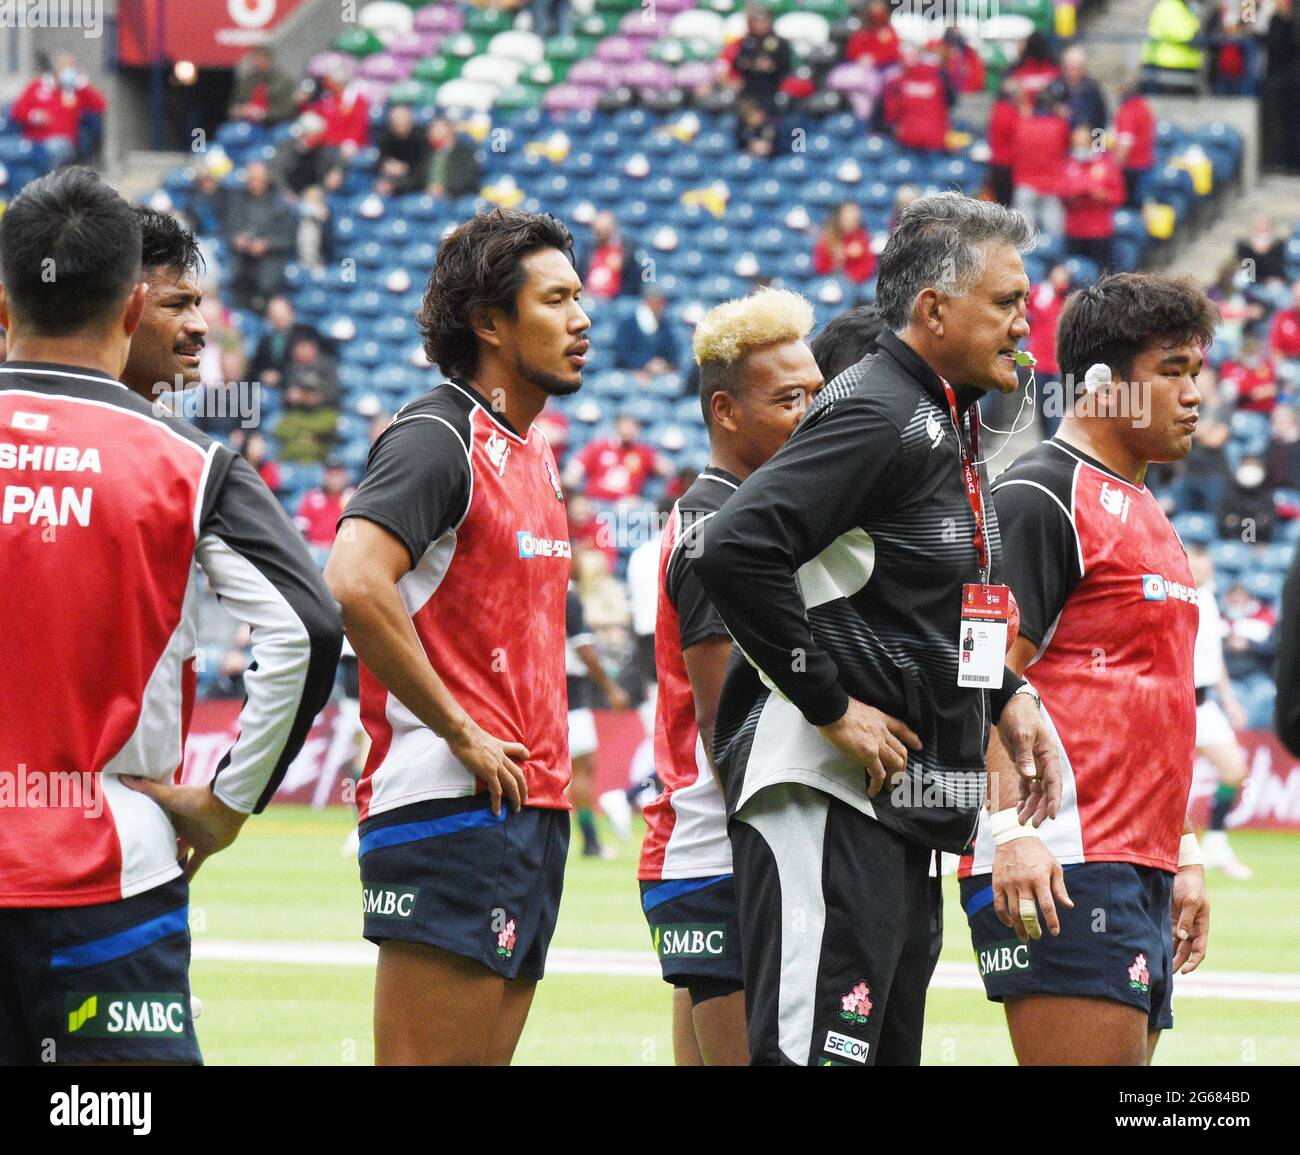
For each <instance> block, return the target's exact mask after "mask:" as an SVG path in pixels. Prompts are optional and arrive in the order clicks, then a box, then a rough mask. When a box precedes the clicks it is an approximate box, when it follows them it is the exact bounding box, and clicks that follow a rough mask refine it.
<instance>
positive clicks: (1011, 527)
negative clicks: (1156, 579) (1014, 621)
mask: <svg viewBox="0 0 1300 1155" xmlns="http://www.w3.org/2000/svg"><path fill="white" fill-rule="evenodd" d="M993 507H994V509H996V510H997V515H998V528H999V529H1000V531H1001V533H1002V566H1001V568H1000V570H999V575H1000V577H1001V580H1002V581H1004V582H1006V584H1007V585H1009V586H1010V587H1011V592H1012V593H1013V594H1015V597H1016V604H1017V605H1019V607H1020V636H1021V637H1024V638H1028V639H1029V640H1030V641H1031V642H1033V643H1034V645H1035V646H1039V645H1042V642H1043V639H1044V638H1045V637H1046V636H1047V632H1048V630H1050V629H1051V628H1052V623H1053V622H1055V621H1056V618H1057V615H1058V614H1060V612H1061V608H1062V607H1063V606H1064V605H1065V599H1066V598H1068V597H1069V596H1070V594H1071V593H1072V592H1073V590H1074V587H1075V586H1076V585H1078V584H1079V579H1080V578H1081V577H1082V576H1083V573H1082V571H1081V570H1080V568H1079V543H1078V538H1077V536H1076V535H1075V532H1074V525H1073V524H1072V523H1071V521H1070V518H1069V515H1068V514H1067V513H1066V512H1065V510H1064V509H1063V508H1062V506H1061V503H1060V502H1059V501H1058V500H1057V499H1056V498H1055V497H1053V496H1052V494H1051V493H1049V492H1047V491H1046V490H1044V489H1043V488H1042V487H1041V486H1040V485H1039V484H1038V483H1037V482H1033V483H1031V482H1028V481H1004V482H1002V483H1001V484H1000V485H998V486H997V487H996V488H995V489H994V490H993Z"/></svg>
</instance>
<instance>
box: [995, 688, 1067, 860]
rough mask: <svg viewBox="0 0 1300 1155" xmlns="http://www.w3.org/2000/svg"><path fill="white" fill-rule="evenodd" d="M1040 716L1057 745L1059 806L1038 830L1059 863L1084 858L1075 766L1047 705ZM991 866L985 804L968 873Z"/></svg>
mask: <svg viewBox="0 0 1300 1155" xmlns="http://www.w3.org/2000/svg"><path fill="white" fill-rule="evenodd" d="M1043 720H1044V721H1045V722H1046V723H1047V730H1048V734H1049V735H1050V737H1051V739H1052V741H1053V742H1054V743H1055V745H1056V756H1057V758H1058V759H1060V763H1061V808H1060V810H1059V811H1058V812H1057V815H1056V817H1055V818H1048V819H1045V820H1044V822H1043V824H1042V826H1040V827H1039V828H1038V833H1039V836H1040V837H1041V838H1042V840H1043V842H1044V843H1046V844H1047V849H1048V850H1050V851H1051V852H1052V854H1053V856H1054V857H1055V858H1056V861H1057V862H1059V863H1060V864H1061V865H1062V866H1064V865H1065V864H1066V863H1073V862H1083V861H1084V858H1083V829H1082V827H1081V826H1080V824H1079V802H1078V800H1079V792H1078V789H1077V787H1076V785H1075V780H1074V766H1073V764H1072V763H1071V762H1070V756H1069V754H1067V753H1066V750H1065V747H1064V746H1063V745H1062V744H1061V736H1060V735H1059V734H1058V733H1057V732H1056V726H1055V725H1054V724H1053V722H1052V716H1051V714H1050V713H1049V712H1048V709H1047V707H1046V706H1043ZM992 870H993V835H992V833H991V831H990V829H989V812H988V810H987V809H986V808H984V807H980V820H979V826H978V828H977V830H976V834H975V848H974V855H973V857H972V861H971V874H988V873H990V872H991V871H992ZM1067 885H1068V884H1067Z"/></svg>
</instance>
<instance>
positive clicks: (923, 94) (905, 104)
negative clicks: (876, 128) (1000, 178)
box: [884, 45, 952, 152]
mask: <svg viewBox="0 0 1300 1155" xmlns="http://www.w3.org/2000/svg"><path fill="white" fill-rule="evenodd" d="M900 59H901V61H902V65H903V68H902V71H901V72H900V73H898V74H897V75H896V76H894V77H892V78H891V79H890V81H889V82H888V83H887V84H886V85H885V93H884V107H885V123H886V124H887V125H888V126H889V128H890V129H891V130H892V132H893V134H894V139H895V140H896V141H898V143H899V144H901V145H903V146H904V147H905V148H915V149H921V150H923V151H925V152H942V151H943V150H944V149H945V148H946V147H947V137H948V106H949V105H950V104H951V103H952V93H951V91H950V89H949V87H948V79H947V77H946V76H944V74H943V70H942V69H941V68H939V66H938V65H937V64H936V63H935V61H934V57H933V56H932V54H930V53H918V52H917V51H916V50H915V49H914V48H912V47H911V46H909V45H904V47H903V49H902V50H901V54H900Z"/></svg>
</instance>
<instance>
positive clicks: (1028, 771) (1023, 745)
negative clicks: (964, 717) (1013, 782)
mask: <svg viewBox="0 0 1300 1155" xmlns="http://www.w3.org/2000/svg"><path fill="white" fill-rule="evenodd" d="M998 737H999V738H1001V739H1002V745H1003V746H1004V747H1005V749H1006V751H1007V753H1008V754H1009V755H1010V757H1011V761H1012V762H1013V763H1015V767H1016V771H1017V772H1018V773H1019V775H1020V787H1021V792H1022V797H1023V801H1022V802H1021V804H1020V809H1019V815H1018V816H1019V818H1020V821H1021V823H1022V824H1024V823H1029V824H1030V825H1032V826H1038V825H1039V824H1040V823H1041V822H1042V821H1043V819H1044V818H1055V817H1056V812H1057V810H1058V809H1059V808H1060V805H1061V763H1060V761H1059V760H1058V759H1057V757H1056V744H1055V743H1054V742H1053V741H1052V739H1051V736H1050V735H1049V734H1048V732H1047V726H1046V725H1045V724H1044V722H1043V713H1042V711H1041V710H1040V709H1039V707H1038V705H1037V703H1036V702H1034V700H1033V699H1032V698H1029V697H1025V696H1023V695H1020V696H1017V697H1013V698H1012V699H1011V701H1009V702H1008V703H1007V704H1006V705H1005V706H1004V707H1003V708H1002V716H1001V717H1000V718H998Z"/></svg>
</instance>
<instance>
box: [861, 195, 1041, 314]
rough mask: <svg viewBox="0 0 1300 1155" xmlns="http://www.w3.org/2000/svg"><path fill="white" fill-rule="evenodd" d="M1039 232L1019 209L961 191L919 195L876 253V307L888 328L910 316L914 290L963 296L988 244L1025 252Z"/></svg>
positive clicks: (977, 273)
mask: <svg viewBox="0 0 1300 1155" xmlns="http://www.w3.org/2000/svg"><path fill="white" fill-rule="evenodd" d="M1037 243H1038V234H1037V232H1036V231H1035V230H1034V227H1033V226H1032V225H1031V224H1030V223H1029V222H1028V221H1027V220H1026V219H1025V217H1024V216H1023V214H1021V213H1019V212H1017V211H1016V210H1015V209H1008V208H1004V207H1003V206H1002V205H999V204H995V203H994V202H992V201H980V200H975V199H974V198H973V197H968V196H964V195H963V194H962V193H959V192H943V193H936V194H935V195H934V196H928V197H920V198H919V199H917V200H914V201H913V202H912V203H911V204H910V205H908V206H907V207H906V208H905V209H903V211H902V212H900V213H899V214H898V222H897V224H896V226H895V228H894V231H893V233H892V234H891V235H890V238H889V242H888V244H886V245H885V249H884V252H882V253H881V254H880V273H879V277H878V279H877V281H876V308H877V309H878V310H879V311H880V316H881V318H882V319H883V320H884V322H885V325H886V326H887V327H888V328H889V329H890V331H891V332H894V333H901V332H902V331H903V330H904V329H906V328H907V326H908V325H909V324H911V321H912V306H913V305H914V304H915V303H916V297H917V294H918V293H920V292H921V291H922V290H923V289H928V288H933V289H938V290H939V291H940V292H943V293H946V294H948V295H949V296H952V297H960V296H964V295H965V294H966V293H968V292H970V290H971V289H972V288H973V287H974V285H975V283H976V282H977V281H978V280H979V278H980V275H981V274H982V273H983V272H984V259H985V255H986V253H987V249H988V246H989V245H992V244H1008V245H1014V246H1015V248H1016V251H1017V252H1020V253H1027V252H1029V251H1030V249H1032V248H1033V247H1034V245H1035V244H1037Z"/></svg>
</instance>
